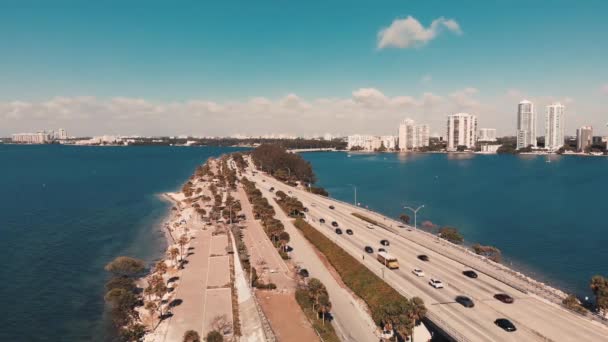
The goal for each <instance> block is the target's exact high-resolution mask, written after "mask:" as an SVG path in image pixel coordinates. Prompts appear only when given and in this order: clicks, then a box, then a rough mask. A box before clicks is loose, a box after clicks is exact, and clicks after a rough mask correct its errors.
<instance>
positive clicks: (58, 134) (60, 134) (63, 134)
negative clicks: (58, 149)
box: [57, 128, 68, 140]
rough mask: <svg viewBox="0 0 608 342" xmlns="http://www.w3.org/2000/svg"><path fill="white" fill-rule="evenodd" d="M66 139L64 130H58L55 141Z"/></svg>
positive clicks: (66, 135) (66, 134)
mask: <svg viewBox="0 0 608 342" xmlns="http://www.w3.org/2000/svg"><path fill="white" fill-rule="evenodd" d="M67 138H68V133H67V132H66V131H65V129H63V128H60V129H59V131H58V132H57V139H59V140H65V139H67Z"/></svg>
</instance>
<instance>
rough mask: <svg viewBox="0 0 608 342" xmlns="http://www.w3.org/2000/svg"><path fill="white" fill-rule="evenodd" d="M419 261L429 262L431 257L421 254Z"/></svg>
mask: <svg viewBox="0 0 608 342" xmlns="http://www.w3.org/2000/svg"><path fill="white" fill-rule="evenodd" d="M418 259H420V260H422V261H429V256H428V255H426V254H420V255H419V256H418Z"/></svg>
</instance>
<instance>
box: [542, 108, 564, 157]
mask: <svg viewBox="0 0 608 342" xmlns="http://www.w3.org/2000/svg"><path fill="white" fill-rule="evenodd" d="M564 110H565V107H564V105H562V104H561V103H559V102H557V103H554V104H552V105H550V106H547V117H546V120H545V148H546V149H548V150H549V151H557V150H559V148H560V147H562V146H564V135H565V131H566V130H565V124H566V122H565V120H566V118H565V114H564Z"/></svg>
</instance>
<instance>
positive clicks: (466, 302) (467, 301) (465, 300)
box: [456, 296, 475, 308]
mask: <svg viewBox="0 0 608 342" xmlns="http://www.w3.org/2000/svg"><path fill="white" fill-rule="evenodd" d="M456 302H458V303H460V304H461V305H462V306H464V307H465V308H472V307H474V306H475V303H473V300H472V299H471V298H469V297H467V296H456Z"/></svg>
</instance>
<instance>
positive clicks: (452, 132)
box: [447, 113, 477, 151]
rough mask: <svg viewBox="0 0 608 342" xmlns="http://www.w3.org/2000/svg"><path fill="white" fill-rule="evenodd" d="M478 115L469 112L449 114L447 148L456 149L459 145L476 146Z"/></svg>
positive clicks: (449, 149)
mask: <svg viewBox="0 0 608 342" xmlns="http://www.w3.org/2000/svg"><path fill="white" fill-rule="evenodd" d="M476 138H477V117H476V116H475V115H471V114H468V113H456V114H451V115H448V123H447V150H448V151H456V150H457V149H458V146H465V147H467V148H474V147H475V142H476V141H477V139H476Z"/></svg>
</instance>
